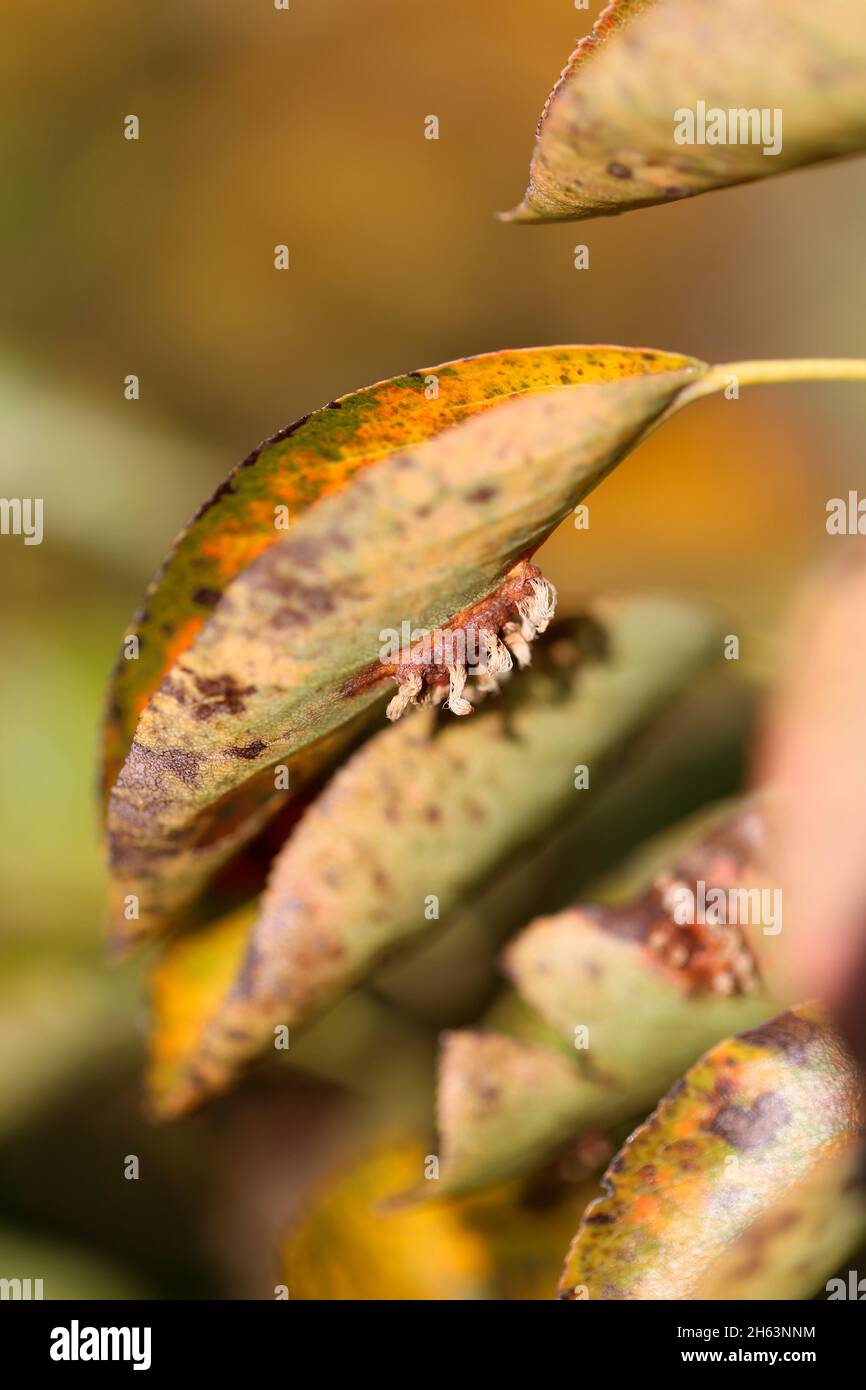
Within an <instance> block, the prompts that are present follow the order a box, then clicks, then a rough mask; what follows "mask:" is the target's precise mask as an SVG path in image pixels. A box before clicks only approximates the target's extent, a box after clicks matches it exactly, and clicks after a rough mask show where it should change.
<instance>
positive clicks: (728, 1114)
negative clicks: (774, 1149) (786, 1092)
mask: <svg viewBox="0 0 866 1390" xmlns="http://www.w3.org/2000/svg"><path fill="white" fill-rule="evenodd" d="M790 1119H791V1112H790V1110H789V1109H788V1106H787V1103H786V1102H785V1100H784V1098H783V1097H782V1096H780V1095H778V1094H777V1093H776V1092H775V1091H767V1092H766V1093H765V1094H764V1095H762V1096H759V1097H758V1099H757V1100H756V1101H755V1103H754V1105H725V1106H722V1108H721V1109H720V1110H719V1111H718V1112H717V1114H716V1117H715V1119H714V1120H713V1122H712V1124H711V1125H710V1126H709V1128H710V1131H711V1133H713V1134H717V1135H718V1136H719V1137H720V1138H721V1139H725V1140H727V1142H728V1143H729V1144H730V1145H731V1146H732V1147H733V1148H735V1149H743V1150H744V1151H745V1152H746V1153H748V1152H751V1151H752V1150H757V1149H766V1148H767V1147H768V1146H769V1145H770V1144H772V1143H773V1142H774V1141H775V1139H776V1138H777V1137H778V1134H779V1131H780V1130H782V1129H784V1127H785V1125H787V1124H789V1123H790Z"/></svg>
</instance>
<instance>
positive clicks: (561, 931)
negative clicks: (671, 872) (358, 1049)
mask: <svg viewBox="0 0 866 1390" xmlns="http://www.w3.org/2000/svg"><path fill="white" fill-rule="evenodd" d="M705 822H706V816H702V817H701V823H702V830H701V832H700V834H697V833H696V832H695V830H693V829H692V828H691V826H690V825H687V826H685V827H680V828H679V830H678V832H677V838H678V840H679V842H680V843H679V849H678V852H677V863H678V865H679V868H678V871H677V872H679V873H682V874H688V875H690V876H691V875H694V877H695V878H697V877H698V876H700V875H702V874H703V875H706V879H705V881H706V882H707V884H708V886H710V887H711V886H721V885H722V884H728V883H740V882H743V881H745V880H746V879H747V878H748V877H749V875H750V874H751V872H752V867H753V864H754V861H755V860H756V858H757V857H758V853H759V852H761V853H762V852H763V827H762V825H761V824H760V821H759V818H758V817H757V814H756V812H754V811H753V810H750V809H743V810H741V811H739V812H738V813H737V814H736V815H734V816H732V815H731V811H730V808H726V809H725V811H724V812H721V813H718V814H717V816H716V818H715V823H714V824H713V826H712V829H711V830H710V831H709V832H708V831H707V829H706V825H705ZM669 838H670V837H667V836H666V837H665V839H666V840H669ZM668 863H670V860H668ZM666 877H667V876H666ZM669 922H670V918H669V915H668V914H667V913H666V912H665V911H664V909H663V906H662V901H661V891H660V887H659V881H658V879H657V880H656V881H655V882H654V883H652V884H650V886H649V887H648V888H646V889H645V890H642V891H641V892H640V894H639V895H638V896H637V897H634V898H632V899H630V900H628V901H625V902H622V903H620V904H618V905H616V906H605V907H596V906H592V907H582V908H573V909H569V910H568V911H565V912H562V913H559V914H557V915H556V916H553V917H543V918H539V919H538V920H536V921H535V922H532V923H531V924H530V925H529V926H528V927H527V928H526V929H525V930H524V931H523V932H521V933H520V935H519V936H517V937H516V938H515V940H514V941H513V942H512V943H511V944H510V945H509V947H508V948H507V950H506V952H505V967H506V970H507V972H508V974H509V976H510V977H511V980H512V982H513V984H514V986H515V989H516V990H517V994H518V996H519V997H518V998H516V999H515V998H513V997H512V998H510V999H509V998H506V999H504V1000H502V1001H500V1002H499V1003H498V1004H497V1005H496V1006H495V1007H494V1009H493V1010H492V1012H491V1014H490V1015H489V1018H488V1023H489V1025H490V1026H491V1027H493V1028H496V1029H497V1030H499V1029H504V1030H506V1031H507V1032H509V1033H512V1034H515V1035H516V1036H514V1037H510V1038H505V1037H502V1035H501V1034H500V1033H499V1032H497V1033H496V1034H493V1033H491V1034H487V1035H484V1034H479V1033H473V1032H467V1033H456V1034H452V1035H451V1039H450V1041H449V1043H448V1044H447V1045H446V1046H445V1047H443V1049H442V1054H441V1057H440V1063H439V1097H440V1102H439V1128H440V1133H441V1135H442V1149H443V1171H442V1181H443V1184H444V1185H445V1187H446V1188H447V1190H449V1191H463V1190H464V1189H466V1188H468V1187H474V1186H478V1185H481V1184H486V1183H489V1182H493V1181H497V1180H498V1179H499V1178H500V1177H502V1176H510V1175H512V1174H514V1173H518V1172H521V1171H523V1169H524V1168H525V1167H526V1166H527V1165H537V1164H538V1163H540V1162H542V1161H544V1159H545V1158H547V1157H549V1156H550V1155H551V1154H552V1153H554V1152H555V1151H556V1150H557V1148H558V1147H560V1146H561V1144H562V1142H563V1138H564V1137H571V1138H577V1137H579V1136H580V1135H581V1134H584V1133H586V1132H587V1131H592V1130H596V1129H601V1130H605V1129H607V1128H609V1127H610V1126H612V1125H616V1124H619V1123H621V1122H622V1121H624V1120H629V1119H632V1118H634V1117H636V1116H638V1115H640V1114H642V1113H643V1112H644V1111H645V1109H646V1107H647V1106H649V1105H651V1104H653V1102H654V1101H655V1100H656V1099H657V1098H658V1096H659V1094H660V1093H662V1092H663V1091H664V1089H665V1087H667V1086H669V1085H670V1084H671V1082H672V1081H673V1080H674V1079H675V1078H676V1077H677V1076H678V1075H679V1074H680V1072H681V1071H682V1069H683V1068H684V1067H686V1066H688V1065H689V1063H690V1062H692V1061H693V1060H694V1059H695V1058H696V1057H697V1056H699V1055H700V1053H701V1050H702V1049H703V1048H705V1047H707V1046H709V1045H710V1044H711V1043H712V1042H714V1041H715V1040H716V1039H717V1038H719V1037H721V1036H724V1035H725V1034H726V1033H729V1032H731V1031H732V1030H733V1029H738V1028H743V1027H747V1026H748V1025H750V1024H752V1023H757V1022H759V1021H760V1020H761V1019H764V1018H766V1017H767V1015H768V1013H770V1012H771V1005H770V1003H769V1001H768V999H767V995H766V993H765V992H764V991H763V989H761V987H760V984H759V981H758V980H757V979H756V980H754V981H753V982H752V983H750V984H749V986H748V987H740V988H738V989H736V990H735V991H733V992H731V993H727V992H725V993H720V992H717V990H716V989H714V988H713V980H714V978H717V977H716V976H714V974H713V972H712V971H709V970H708V971H707V973H706V975H704V973H703V972H702V970H701V969H699V968H698V963H697V959H696V958H697V956H698V953H699V951H700V949H701V947H700V944H699V943H697V942H695V943H692V944H691V946H690V949H691V951H692V960H691V962H690V963H689V966H688V967H686V966H682V965H680V966H672V965H671V964H670V963H669V961H668V960H667V959H666V955H667V954H669V945H668V943H667V942H666V943H665V952H661V951H660V949H659V948H658V946H657V945H656V944H651V941H652V937H653V934H654V933H655V932H657V931H658V930H659V928H660V926H662V925H663V924H666V923H667V924H669ZM684 935H685V934H684V933H680V936H679V937H678V938H677V944H682V941H681V938H682V937H683V936H684ZM736 949H737V950H738V951H739V950H741V949H742V947H741V946H740V944H739V943H737V944H736ZM722 968H725V969H726V968H727V967H726V966H720V967H719V969H722ZM493 1038H496V1039H497V1040H498V1041H497V1042H496V1044H494V1042H493V1041H492V1040H493ZM494 1048H495V1050H496V1055H497V1057H498V1059H499V1066H498V1070H499V1085H498V1091H499V1098H500V1099H501V1103H502V1108H501V1111H500V1110H498V1109H497V1106H498V1102H497V1105H490V1106H488V1108H487V1110H486V1111H484V1110H482V1109H481V1108H480V1107H475V1108H474V1109H473V1108H471V1107H470V1106H468V1105H466V1106H463V1107H462V1108H459V1109H458V1108H457V1107H456V1106H454V1105H453V1104H451V1103H450V1099H449V1098H450V1097H452V1096H453V1095H455V1094H456V1095H458V1096H463V1095H465V1094H467V1093H468V1094H469V1095H472V1094H474V1093H475V1092H476V1091H477V1089H478V1086H479V1085H480V1084H481V1083H480V1080H478V1078H483V1075H484V1073H485V1070H486V1069H487V1067H488V1060H487V1054H488V1052H490V1051H491V1050H492V1049H494ZM539 1052H543V1054H544V1055H545V1057H546V1058H547V1059H548V1061H547V1067H546V1069H545V1068H544V1067H542V1066H541V1063H540V1056H539ZM527 1057H531V1058H533V1059H534V1062H535V1066H534V1068H533V1070H532V1071H529V1070H528V1069H527V1063H526V1058H527ZM551 1057H553V1060H549V1059H550V1058H551ZM563 1063H564V1065H565V1067H566V1068H567V1072H568V1073H570V1083H569V1082H567V1081H566V1073H565V1072H563Z"/></svg>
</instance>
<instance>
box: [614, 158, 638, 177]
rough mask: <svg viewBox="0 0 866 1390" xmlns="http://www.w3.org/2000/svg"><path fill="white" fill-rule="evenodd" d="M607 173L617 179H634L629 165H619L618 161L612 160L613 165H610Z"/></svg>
mask: <svg viewBox="0 0 866 1390" xmlns="http://www.w3.org/2000/svg"><path fill="white" fill-rule="evenodd" d="M607 172H608V173H609V174H610V175H611V176H612V177H613V178H615V179H630V178H633V177H634V175H633V174H632V171H631V169H630V168H629V167H628V165H627V164H617V162H616V160H612V161H611V163H610V164H608V166H607Z"/></svg>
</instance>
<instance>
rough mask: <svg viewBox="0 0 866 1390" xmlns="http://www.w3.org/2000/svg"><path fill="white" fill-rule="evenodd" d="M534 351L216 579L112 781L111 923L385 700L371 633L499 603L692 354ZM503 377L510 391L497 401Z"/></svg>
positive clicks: (223, 851) (219, 855)
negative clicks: (211, 597)
mask: <svg viewBox="0 0 866 1390" xmlns="http://www.w3.org/2000/svg"><path fill="white" fill-rule="evenodd" d="M498 356H499V357H500V358H501V357H504V358H505V359H508V361H509V362H512V364H513V363H514V361H515V360H516V361H517V362H518V364H519V359H520V358H521V354H519V353H518V354H504V355H498ZM529 361H530V362H531V363H534V364H535V367H534V369H533V371H530V372H529V373H528V374H527V376H526V377H522V376H521V375H520V372H519V365H518V366H517V367H514V369H513V370H512V371H511V374H510V375H509V371H505V373H504V379H500V378H497V375H496V371H495V364H494V363H489V364H488V366H487V367H486V368H485V371H486V372H487V373H488V389H489V390H490V392H491V394H494V393H495V394H496V396H497V402H498V403H496V404H495V407H493V408H490V409H486V410H483V411H482V412H481V413H480V414H479V413H477V411H476V413H475V415H474V416H473V418H470V419H464V420H463V421H462V423H458V424H456V425H453V426H452V427H451V428H449V429H446V430H444V431H442V432H441V433H439V434H438V435H436V436H435V437H434V438H431V439H428V440H427V441H426V442H424V443H421V444H417V445H415V444H413V445H412V447H409V448H407V449H402V450H401V449H400V448H399V447H396V448H394V449H392V450H391V452H390V453H387V454H385V456H384V457H380V458H379V459H378V460H377V461H376V462H375V463H374V464H371V466H369V467H366V468H364V469H362V470H359V471H357V472H356V473H355V474H354V475H353V476H352V478H351V479H349V480H348V481H347V482H346V483H345V485H344V486H342V488H340V489H339V490H332V491H330V492H329V493H328V495H326V496H322V497H320V498H319V499H318V501H316V502H315V504H314V505H312V506H309V507H308V508H307V509H306V510H305V511H302V512H301V513H300V514H299V515H298V516H297V517H296V519H295V520H294V522H293V524H292V526H291V527H290V529H289V530H288V531H287V532H285V533H281V538H280V539H279V540H278V541H276V542H275V543H273V544H271V545H269V547H268V548H267V549H264V550H263V551H262V552H261V553H260V554H259V555H258V556H257V557H256V558H254V559H253V560H252V561H251V562H250V563H248V564H247V565H246V567H245V568H244V569H243V570H242V571H241V572H240V573H238V574H236V575H235V577H234V578H231V579H230V580H229V582H228V583H227V584H226V586H225V588H224V590H223V592H222V597H221V598H220V601H219V603H218V604H217V605H216V607H215V608H213V609H212V611H211V614H210V617H209V619H208V621H207V622H206V623H205V625H204V627H202V628H201V630H200V631H199V632H198V633H197V635H196V636H195V638H194V640H193V641H192V643H191V645H189V646H188V647H187V648H186V649H185V650H184V651H183V652H182V653H181V654H180V655H178V656H177V659H176V660H175V662H174V665H173V666H171V668H170V670H169V671H168V674H167V675H164V676H163V678H162V680H161V683H160V684H159V685H158V686H157V688H156V689H154V690H153V691H152V693H150V698H149V701H148V703H147V704H146V706H145V708H144V710H143V711H142V713H141V715H140V717H139V718H138V723H137V726H136V730H135V739H134V742H133V744H132V746H131V749H130V750H129V753H128V755H127V757H126V761H125V763H124V765H123V768H122V769H121V771H120V774H119V776H118V778H117V781H116V783H115V786H114V788H113V791H112V794H111V797H110V802H109V809H108V841H109V850H110V860H111V865H112V878H113V904H112V916H113V922H114V931H115V936H116V939H117V940H119V941H131V940H134V939H136V938H137V937H140V936H144V935H146V934H147V933H149V932H153V931H155V930H158V929H159V928H160V927H162V926H164V925H165V924H166V923H168V922H170V921H171V920H172V919H173V918H176V917H177V916H178V914H180V913H182V912H183V911H184V910H185V908H186V907H187V906H188V905H189V904H190V903H191V902H192V901H194V900H195V898H196V897H197V896H198V895H199V894H200V892H201V891H202V889H203V887H204V886H205V885H206V883H207V882H208V880H209V879H210V878H211V877H212V876H213V874H214V873H215V872H216V871H217V870H218V869H219V868H220V866H221V865H222V864H224V863H225V862H226V861H227V860H228V859H229V858H231V856H232V855H233V854H234V853H235V852H236V851H237V850H238V849H239V848H240V847H241V846H242V845H243V844H244V843H245V842H246V841H247V840H248V839H250V837H251V836H252V835H254V834H255V833H256V832H257V831H258V830H259V829H260V828H261V826H262V825H263V824H265V822H266V821H267V820H268V819H269V818H271V817H272V816H273V815H275V814H276V813H277V811H279V810H281V809H283V810H285V808H286V805H287V802H289V801H290V800H291V799H292V798H293V797H294V795H295V793H296V792H298V791H300V792H301V794H302V795H303V794H304V793H305V788H308V787H309V785H310V783H311V782H312V781H314V780H315V778H316V777H318V776H320V775H321V773H322V771H323V770H324V769H326V768H327V767H328V766H330V765H333V763H334V762H335V761H336V760H337V759H338V758H339V757H341V756H342V755H343V754H344V753H345V751H346V749H347V747H348V746H349V744H350V743H351V742H352V741H353V740H355V739H357V738H358V737H360V736H361V735H362V734H364V733H365V732H366V730H367V729H368V728H369V724H370V720H371V719H372V718H378V717H380V709H379V705H380V701H381V699H382V696H383V695H384V694H385V693H386V691H387V690H388V688H389V687H390V690H391V692H392V693H393V689H394V686H393V681H394V679H395V672H396V667H395V665H394V664H393V663H391V664H389V663H388V662H387V661H385V662H380V660H379V653H380V650H381V648H382V645H383V639H382V636H381V635H380V634H382V633H383V631H386V630H393V631H396V632H397V633H399V632H400V631H401V626H402V624H403V623H404V622H408V623H409V625H410V627H411V628H412V629H418V630H424V629H437V628H443V627H449V625H450V626H451V628H453V627H454V625H455V624H456V625H457V628H458V629H460V625H461V623H462V624H464V625H467V624H471V623H472V622H475V623H476V625H477V622H478V617H477V615H478V614H479V613H481V614H483V613H484V612H485V611H487V610H488V609H492V611H493V613H494V618H495V619H496V621H499V619H500V617H501V616H502V614H503V613H505V612H506V611H507V605H506V604H504V603H502V602H499V601H497V597H496V596H497V594H499V595H501V594H502V593H503V591H504V590H508V589H509V586H510V587H511V591H513V595H512V600H511V601H512V606H513V604H514V603H515V602H517V601H518V600H519V598H520V593H521V592H525V591H526V590H527V586H528V585H529V584H530V580H529V578H528V577H526V576H528V575H529V574H530V573H531V571H530V570H528V569H527V567H526V564H525V557H527V556H528V555H530V554H531V553H532V551H534V549H535V548H536V547H537V546H538V545H539V544H540V543H541V541H542V540H544V538H545V537H546V536H547V534H548V533H549V532H550V530H551V529H552V528H553V527H554V526H555V525H556V524H557V523H558V522H559V521H560V520H562V518H563V516H565V515H566V514H567V513H568V512H569V511H570V510H571V508H572V507H573V506H574V505H575V504H576V503H577V502H578V501H579V500H580V498H581V497H583V496H584V495H585V494H586V493H587V492H588V491H589V490H590V489H591V488H592V487H593V486H595V484H596V483H598V482H599V481H600V479H601V478H602V477H603V476H604V474H605V473H606V472H608V471H609V470H610V469H611V468H612V467H613V466H614V464H615V463H616V462H618V461H619V459H620V458H622V457H623V456H624V454H626V453H627V452H628V451H629V449H630V448H632V447H633V446H634V445H635V444H636V443H637V442H638V440H639V439H640V438H641V437H642V436H643V435H644V434H645V433H646V432H647V431H648V430H649V429H650V428H651V427H652V425H653V423H654V422H655V421H656V420H657V419H658V418H659V416H660V415H662V414H663V413H664V412H665V410H666V409H668V408H669V407H670V406H671V405H672V403H673V402H674V401H675V400H676V398H677V396H678V395H679V393H680V392H681V391H682V390H683V388H684V387H685V386H686V385H687V384H688V383H690V382H695V381H697V380H699V379H700V378H701V376H702V374H703V373H704V370H705V369H704V368H703V366H702V364H700V363H696V362H694V361H692V360H691V359H688V358H683V357H672V356H669V355H665V354H659V353H654V352H643V351H638V350H625V349H614V348H583V349H577V348H573V349H570V348H562V349H549V350H547V351H546V352H542V353H535V354H532V353H530V354H529ZM542 366H544V367H546V375H545V373H544V372H543V371H542ZM450 370H451V369H446V368H442V369H441V370H440V373H439V404H440V409H441V410H442V411H446V410H447V401H448V392H449V389H450V382H451V376H450V374H449V373H450ZM455 370H456V368H455ZM479 370H480V368H479ZM457 380H458V387H459V390H458V395H459V396H460V399H461V400H462V399H463V396H464V395H465V389H466V383H465V381H463V378H462V377H461V375H460V373H459V372H458V373H457ZM509 380H510V381H511V384H512V388H513V391H514V392H519V391H523V395H522V397H521V398H519V399H512V400H505V401H504V403H503V401H502V400H501V397H502V396H504V395H506V394H507V383H508V381H509ZM497 381H498V382H499V385H498V388H496V387H495V383H496V382H497ZM600 382H601V383H603V384H599V383H600ZM461 383H462V385H461ZM527 383H528V384H527ZM576 383H584V384H576ZM545 388H546V389H545ZM409 389H410V388H409V387H408V386H407V387H406V390H407V391H408V390H409ZM476 404H477V402H476ZM464 406H465V402H464ZM330 414H331V415H332V416H336V415H340V414H341V412H330ZM441 422H442V421H441V420H440V423H441ZM392 442H393V441H392ZM243 476H244V477H245V478H248V477H253V476H255V473H254V470H252V471H249V470H245V472H244V475H243ZM473 499H474V500H473ZM167 573H168V572H167ZM521 586H522V587H521ZM133 664H134V663H133ZM283 764H285V765H286V766H288V767H289V771H290V781H291V790H290V791H288V792H286V791H285V790H283V789H280V790H277V789H275V779H274V768H275V766H276V767H279V766H281V765H283Z"/></svg>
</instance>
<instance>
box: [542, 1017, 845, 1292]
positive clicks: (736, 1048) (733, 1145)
mask: <svg viewBox="0 0 866 1390" xmlns="http://www.w3.org/2000/svg"><path fill="white" fill-rule="evenodd" d="M862 1121H863V1115H862V1096H861V1089H860V1085H859V1081H858V1078H857V1075H856V1071H855V1068H854V1067H853V1065H852V1064H851V1062H850V1059H849V1058H848V1057H847V1056H846V1054H845V1052H844V1051H843V1049H842V1047H841V1044H840V1043H839V1041H838V1039H837V1038H836V1037H835V1036H834V1034H833V1033H832V1032H830V1030H829V1029H828V1027H827V1026H826V1024H825V1023H824V1022H823V1020H822V1018H821V1017H820V1015H819V1014H818V1013H817V1011H816V1010H815V1009H814V1008H812V1007H811V1006H799V1007H797V1008H795V1009H792V1010H790V1011H789V1012H788V1013H784V1014H781V1015H779V1017H778V1018H775V1019H773V1020H772V1021H771V1022H769V1023H765V1024H763V1025H761V1026H760V1027H758V1028H755V1029H753V1030H752V1031H751V1032H746V1033H742V1034H740V1035H739V1036H737V1037H733V1038H729V1039H728V1040H727V1041H725V1042H722V1043H720V1044H719V1045H718V1046H717V1047H714V1048H713V1049H712V1050H711V1051H710V1052H708V1053H707V1054H706V1055H705V1056H704V1057H702V1058H701V1060H700V1061H699V1062H698V1063H697V1064H696V1065H695V1066H693V1067H692V1068H691V1069H690V1070H689V1071H688V1072H687V1073H686V1075H685V1076H684V1078H683V1079H682V1081H680V1082H679V1083H678V1084H677V1085H676V1086H675V1087H674V1089H673V1090H672V1091H670V1092H669V1094H668V1095H667V1096H666V1097H665V1098H664V1100H663V1101H662V1102H661V1104H660V1105H659V1107H658V1109H657V1110H656V1111H655V1112H654V1113H653V1114H652V1115H651V1116H650V1118H649V1119H648V1120H647V1121H646V1123H645V1124H643V1125H642V1126H641V1127H640V1128H639V1129H638V1130H636V1132H635V1133H634V1134H633V1135H632V1136H631V1138H630V1139H629V1140H628V1142H627V1143H626V1145H625V1146H624V1148H623V1149H622V1150H621V1151H620V1153H619V1154H618V1155H617V1157H616V1158H615V1159H614V1160H613V1162H612V1163H611V1164H610V1166H609V1168H608V1170H607V1173H606V1175H605V1181H604V1188H605V1195H604V1196H602V1197H600V1198H599V1199H598V1200H597V1201H595V1202H592V1203H591V1204H590V1206H589V1207H588V1208H587V1210H586V1212H585V1214H584V1217H583V1220H582V1222H581V1224H580V1229H579V1230H578V1233H577V1236H576V1237H575V1240H574V1242H573V1244H572V1247H571V1250H570V1252H569V1255H568V1259H567V1262H566V1267H565V1273H564V1275H563V1278H562V1283H561V1285H560V1296H561V1297H563V1298H571V1299H586V1298H589V1299H595V1298H603V1299H700V1298H714V1299H732V1298H733V1299H739V1298H746V1299H750V1298H771V1299H773V1298H782V1299H784V1298H806V1297H809V1296H810V1295H811V1294H813V1293H814V1292H816V1290H818V1289H819V1288H821V1287H822V1285H823V1283H824V1280H825V1279H826V1277H827V1275H828V1274H830V1273H832V1271H833V1269H834V1268H836V1267H837V1266H838V1265H839V1263H840V1262H841V1261H843V1260H844V1259H845V1257H846V1255H847V1254H848V1253H849V1252H850V1251H851V1250H852V1249H853V1248H855V1247H856V1245H857V1244H858V1242H859V1241H860V1240H861V1239H862V1237H863V1234H864V1232H866V1197H864V1193H863V1190H862V1188H861V1187H859V1185H858V1184H857V1182H856V1181H855V1180H854V1172H855V1167H856V1151H857V1147H858V1146H857V1142H856V1141H857V1138H858V1134H859V1132H860V1130H861V1127H862Z"/></svg>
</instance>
